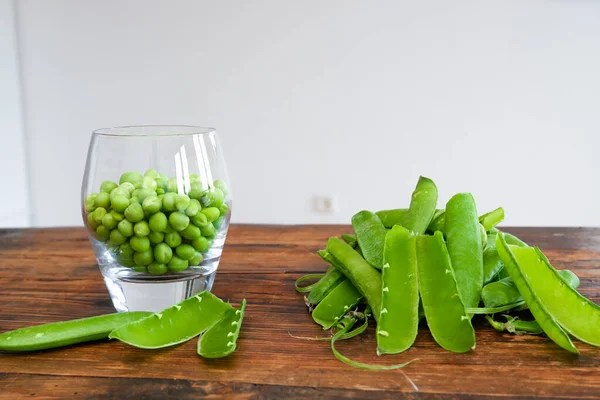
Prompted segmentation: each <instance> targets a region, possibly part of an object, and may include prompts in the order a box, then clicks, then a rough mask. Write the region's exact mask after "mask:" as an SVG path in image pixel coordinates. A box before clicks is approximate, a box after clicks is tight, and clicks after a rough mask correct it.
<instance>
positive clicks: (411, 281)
mask: <svg viewBox="0 0 600 400" xmlns="http://www.w3.org/2000/svg"><path fill="white" fill-rule="evenodd" d="M416 252H417V248H416V239H415V236H414V235H413V234H412V233H411V232H409V231H408V230H407V229H406V228H403V227H402V226H400V225H396V226H394V227H393V228H392V229H391V230H390V231H389V232H388V233H387V234H386V235H385V246H384V247H383V262H384V264H383V269H382V270H381V280H382V286H383V287H382V296H381V313H380V316H379V322H378V323H377V353H378V354H396V353H400V352H402V351H404V350H406V349H408V348H409V347H410V346H412V344H413V343H414V341H415V338H416V337H417V331H418V327H419V282H418V279H417V254H416Z"/></svg>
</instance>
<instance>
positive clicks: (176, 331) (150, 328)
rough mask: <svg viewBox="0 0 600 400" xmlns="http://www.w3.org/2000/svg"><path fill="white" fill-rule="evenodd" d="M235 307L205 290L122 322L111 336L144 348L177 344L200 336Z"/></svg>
mask: <svg viewBox="0 0 600 400" xmlns="http://www.w3.org/2000/svg"><path fill="white" fill-rule="evenodd" d="M231 309H232V307H231V305H229V304H228V303H225V302H223V301H221V299H219V298H218V297H216V296H215V295H213V294H212V293H210V292H206V291H205V292H201V293H199V294H197V295H195V296H192V297H190V298H189V299H187V300H184V301H182V302H181V303H179V304H176V305H174V306H172V307H169V308H167V309H165V310H163V311H161V312H158V313H154V314H152V315H150V316H148V317H146V318H142V319H140V320H138V321H135V322H131V323H129V324H127V325H124V326H121V327H120V328H118V329H115V330H114V331H112V332H111V333H110V335H109V338H110V339H119V340H120V341H122V342H125V343H127V344H130V345H132V346H135V347H139V348H141V349H158V348H161V347H168V346H173V345H176V344H179V343H183V342H186V341H188V340H190V339H192V338H193V337H196V336H198V335H199V334H201V333H202V332H204V331H205V330H207V329H208V328H210V327H211V326H213V325H214V324H215V323H217V322H218V321H220V320H221V319H222V318H223V315H224V314H225V312H227V311H228V310H231ZM190 321H193V322H194V323H190Z"/></svg>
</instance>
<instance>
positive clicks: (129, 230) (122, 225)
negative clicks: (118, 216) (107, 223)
mask: <svg viewBox="0 0 600 400" xmlns="http://www.w3.org/2000/svg"><path fill="white" fill-rule="evenodd" d="M117 229H118V230H119V232H121V235H123V236H125V237H129V236H131V235H133V224H132V223H131V222H129V221H127V220H126V219H124V220H123V221H121V222H119V224H118V225H117Z"/></svg>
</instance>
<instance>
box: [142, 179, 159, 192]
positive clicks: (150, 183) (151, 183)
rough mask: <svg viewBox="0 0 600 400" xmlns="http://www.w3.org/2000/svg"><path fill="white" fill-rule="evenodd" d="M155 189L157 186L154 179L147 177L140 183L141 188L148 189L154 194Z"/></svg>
mask: <svg viewBox="0 0 600 400" xmlns="http://www.w3.org/2000/svg"><path fill="white" fill-rule="evenodd" d="M157 187H158V185H157V184H156V181H155V180H154V178H151V177H149V176H145V177H144V180H143V181H142V188H145V189H150V190H152V191H153V192H154V191H155V190H156V188H157Z"/></svg>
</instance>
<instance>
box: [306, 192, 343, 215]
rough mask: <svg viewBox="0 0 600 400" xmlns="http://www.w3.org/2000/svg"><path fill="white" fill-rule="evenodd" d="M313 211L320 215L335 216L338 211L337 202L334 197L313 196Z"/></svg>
mask: <svg viewBox="0 0 600 400" xmlns="http://www.w3.org/2000/svg"><path fill="white" fill-rule="evenodd" d="M312 203H313V210H314V211H315V212H318V213H320V214H333V213H335V212H336V211H337V201H336V198H335V197H334V196H313V201H312Z"/></svg>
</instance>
